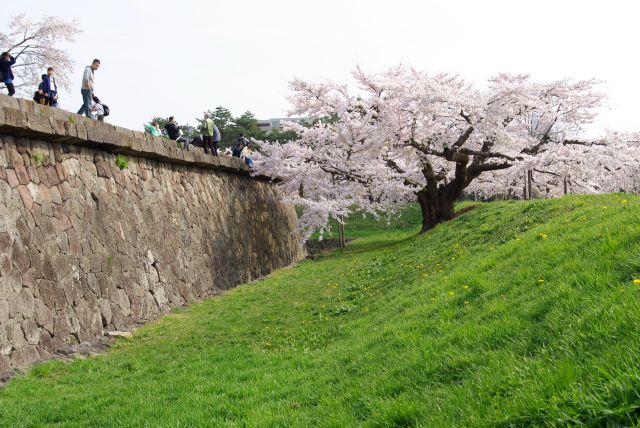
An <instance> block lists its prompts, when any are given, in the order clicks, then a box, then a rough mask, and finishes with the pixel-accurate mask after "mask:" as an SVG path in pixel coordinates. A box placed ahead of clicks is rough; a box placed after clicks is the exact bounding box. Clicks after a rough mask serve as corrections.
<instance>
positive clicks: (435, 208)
mask: <svg viewBox="0 0 640 428" xmlns="http://www.w3.org/2000/svg"><path fill="white" fill-rule="evenodd" d="M417 196H418V202H419V203H420V209H421V210H422V229H421V230H420V233H424V232H426V231H427V230H429V229H433V228H434V227H435V226H436V225H437V224H440V223H442V222H444V221H447V220H451V219H453V201H454V200H455V199H456V197H453V198H452V197H451V196H452V195H449V193H448V192H443V191H442V190H438V191H437V192H432V193H430V192H428V191H427V190H426V189H422V190H420V191H419V192H418V193H417Z"/></svg>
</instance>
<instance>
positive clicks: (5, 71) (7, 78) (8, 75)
mask: <svg viewBox="0 0 640 428" xmlns="http://www.w3.org/2000/svg"><path fill="white" fill-rule="evenodd" d="M17 59H18V57H17V56H16V57H15V58H14V57H13V56H12V55H11V54H10V53H9V52H2V54H0V75H1V76H2V78H1V80H2V83H4V85H5V86H6V87H7V90H8V91H9V96H10V97H12V96H13V95H14V94H15V93H16V87H15V86H14V85H13V79H14V76H13V71H12V70H11V66H12V65H14V64H15V63H16V60H17Z"/></svg>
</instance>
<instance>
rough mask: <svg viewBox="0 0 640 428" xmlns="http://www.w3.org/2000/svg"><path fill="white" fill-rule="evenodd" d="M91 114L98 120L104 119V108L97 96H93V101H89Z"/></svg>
mask: <svg viewBox="0 0 640 428" xmlns="http://www.w3.org/2000/svg"><path fill="white" fill-rule="evenodd" d="M91 114H93V115H95V117H94V119H97V120H99V121H100V122H103V121H104V117H105V116H106V114H105V108H104V105H103V104H102V103H101V102H100V98H98V97H93V102H92V103H91Z"/></svg>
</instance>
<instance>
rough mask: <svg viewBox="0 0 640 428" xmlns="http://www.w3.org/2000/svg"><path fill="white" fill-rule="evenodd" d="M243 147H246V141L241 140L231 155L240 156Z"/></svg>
mask: <svg viewBox="0 0 640 428" xmlns="http://www.w3.org/2000/svg"><path fill="white" fill-rule="evenodd" d="M242 149H244V142H242V141H240V142H238V144H236V145H235V147H234V148H233V150H232V151H231V156H233V157H236V158H239V157H240V154H241V153H242Z"/></svg>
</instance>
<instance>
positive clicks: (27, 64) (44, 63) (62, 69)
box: [0, 13, 81, 95]
mask: <svg viewBox="0 0 640 428" xmlns="http://www.w3.org/2000/svg"><path fill="white" fill-rule="evenodd" d="M80 33H81V30H80V27H79V24H78V22H77V21H71V22H67V21H64V20H62V19H60V18H58V17H56V16H43V17H41V18H40V19H39V20H37V21H33V20H31V19H28V18H27V16H26V14H24V13H23V14H20V15H17V16H14V17H12V18H11V19H10V21H9V25H8V30H7V31H6V32H5V31H2V32H0V49H1V50H2V52H9V53H11V54H12V55H13V56H14V57H15V58H16V59H17V63H16V64H15V65H14V66H13V72H14V75H15V77H16V78H15V80H14V85H15V87H16V90H17V91H18V92H20V93H22V94H26V95H30V94H32V93H33V92H34V91H35V90H36V88H37V86H38V83H39V82H40V79H41V75H42V74H45V73H46V71H47V68H48V67H53V68H54V69H55V71H56V80H57V83H58V85H60V86H62V87H65V88H68V87H69V83H70V81H69V75H70V74H71V69H72V66H73V61H72V60H71V58H70V56H69V53H68V52H67V51H66V50H64V49H63V48H62V47H61V46H60V45H61V43H63V42H67V43H70V42H73V41H75V37H76V36H77V35H78V34H80ZM0 88H4V86H0Z"/></svg>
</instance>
